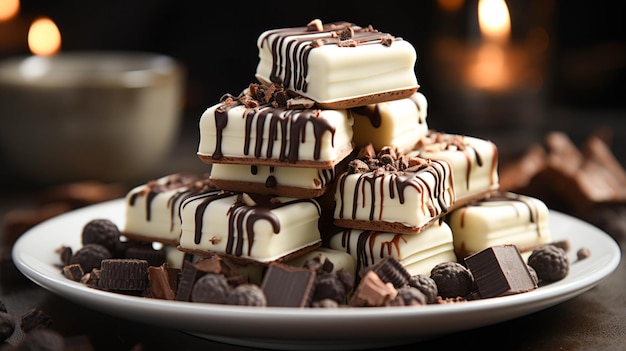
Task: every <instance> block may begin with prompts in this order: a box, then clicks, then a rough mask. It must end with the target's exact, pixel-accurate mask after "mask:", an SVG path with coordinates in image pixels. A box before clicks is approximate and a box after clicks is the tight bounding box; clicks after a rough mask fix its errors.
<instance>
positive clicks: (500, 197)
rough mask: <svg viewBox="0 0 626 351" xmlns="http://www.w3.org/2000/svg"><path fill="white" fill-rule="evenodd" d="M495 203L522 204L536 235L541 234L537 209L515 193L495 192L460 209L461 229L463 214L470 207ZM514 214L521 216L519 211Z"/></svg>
mask: <svg viewBox="0 0 626 351" xmlns="http://www.w3.org/2000/svg"><path fill="white" fill-rule="evenodd" d="M497 201H513V202H519V203H521V204H524V205H525V206H526V207H527V208H528V214H529V218H528V221H529V222H530V223H533V224H535V225H536V228H537V235H538V236H541V234H542V232H541V227H540V226H539V208H538V207H537V206H536V204H535V203H534V202H533V201H532V200H530V199H529V198H527V197H525V196H522V195H520V194H515V193H510V192H497V193H495V194H493V195H491V196H489V197H486V198H484V199H481V200H478V201H474V202H472V203H470V204H469V205H468V206H466V207H464V208H462V209H460V211H462V212H461V221H460V224H461V227H464V226H465V212H466V211H467V209H468V208H469V207H470V206H483V205H484V204H486V203H490V202H497ZM511 206H512V207H513V208H514V209H517V208H516V207H514V206H513V205H511ZM516 212H517V216H518V217H519V216H520V215H521V214H520V213H519V211H516Z"/></svg>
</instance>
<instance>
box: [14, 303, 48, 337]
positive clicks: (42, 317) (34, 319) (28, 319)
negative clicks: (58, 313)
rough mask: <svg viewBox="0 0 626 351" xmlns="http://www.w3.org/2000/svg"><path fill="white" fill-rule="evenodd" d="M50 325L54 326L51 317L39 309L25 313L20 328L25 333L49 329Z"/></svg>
mask: <svg viewBox="0 0 626 351" xmlns="http://www.w3.org/2000/svg"><path fill="white" fill-rule="evenodd" d="M50 325H52V320H51V319H50V317H49V316H48V315H47V314H45V313H44V312H43V311H42V310H40V309H37V308H32V309H30V310H28V311H26V312H24V314H22V316H21V318H20V327H21V328H22V330H23V331H24V332H25V333H28V332H29V331H31V330H33V329H35V328H48V327H49V326H50Z"/></svg>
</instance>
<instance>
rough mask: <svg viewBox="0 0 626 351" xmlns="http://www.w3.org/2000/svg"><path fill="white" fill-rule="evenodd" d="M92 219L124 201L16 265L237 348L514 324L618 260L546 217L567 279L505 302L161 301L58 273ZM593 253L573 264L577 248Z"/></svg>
mask: <svg viewBox="0 0 626 351" xmlns="http://www.w3.org/2000/svg"><path fill="white" fill-rule="evenodd" d="M94 218H108V219H111V220H113V221H114V222H115V223H116V224H117V225H118V226H122V224H123V221H124V203H123V200H114V201H110V202H105V203H102V204H98V205H94V206H90V207H85V208H82V209H79V210H76V211H73V212H69V213H66V214H63V215H60V216H58V217H55V218H52V219H50V220H48V221H46V222H43V223H41V224H39V225H37V226H36V227H34V228H32V229H31V230H29V231H28V232H26V233H24V234H23V235H22V236H21V237H20V238H19V239H18V241H17V242H16V243H15V245H14V247H13V253H12V254H13V260H14V262H15V265H16V266H17V268H18V269H19V270H20V271H21V272H22V273H23V274H24V275H26V276H27V277H28V278H29V279H31V280H32V281H34V282H35V283H37V284H39V285H41V286H42V287H44V288H46V289H48V290H50V291H52V292H53V293H56V294H58V295H61V296H63V297H65V298H67V299H69V300H71V301H76V302H77V303H80V304H83V305H86V306H88V307H91V308H93V309H96V310H99V311H102V312H104V313H108V314H111V315H116V316H119V317H121V318H126V319H131V320H136V321H140V322H145V323H150V324H155V325H160V326H166V327H171V328H173V329H177V330H184V331H186V332H189V333H192V334H196V335H201V336H203V337H205V338H208V339H212V340H216V341H222V342H226V343H231V344H237V345H242V346H256V347H266V348H268V347H269V348H277V349H278V348H280V349H319V348H321V347H324V348H325V349H329V348H335V349H357V348H358V349H363V348H376V347H382V346H391V345H399V344H406V343H410V342H415V341H419V340H423V339H426V338H431V337H434V336H437V335H441V334H447V333H452V332H456V331H460V330H466V329H472V328H477V327H481V326H485V325H489V324H494V323H498V322H501V321H505V320H510V319H513V318H517V317H520V316H523V315H527V314H530V313H533V312H535V311H538V310H541V309H545V308H547V307H550V306H553V305H555V304H558V303H561V302H564V301H566V300H568V299H571V298H573V297H575V296H577V295H579V294H582V293H583V292H585V291H587V290H589V289H590V288H592V287H594V286H595V285H596V284H598V283H599V282H600V281H601V280H602V279H603V278H605V277H606V276H608V275H609V274H610V273H612V272H613V271H614V270H615V268H616V267H617V265H618V264H619V261H620V250H619V247H618V245H617V244H616V242H615V241H614V240H613V239H612V238H611V237H610V236H608V235H607V234H605V233H604V232H602V231H600V230H598V229H597V228H595V227H593V226H591V225H590V224H587V223H585V222H583V221H580V220H578V219H576V218H573V217H570V216H567V215H565V214H562V213H559V212H554V211H552V212H550V229H551V231H552V237H553V239H554V240H561V239H567V240H569V242H570V244H571V248H572V250H570V251H571V252H570V253H569V255H570V262H572V264H571V270H570V273H569V274H568V276H567V277H566V278H565V279H563V280H561V281H558V282H555V283H553V284H550V285H547V286H543V287H541V288H539V289H537V290H534V291H531V292H528V293H524V294H518V295H513V296H507V297H499V298H492V299H485V300H478V301H470V302H465V303H458V304H448V305H428V306H422V307H415V308H411V307H386V308H385V307H382V308H339V309H298V308H280V307H278V308H276V307H271V308H270V307H268V308H261V307H243V306H227V305H212V304H200V303H191V302H181V301H166V300H158V299H150V298H141V297H133V296H126V295H122V294H115V293H109V292H105V291H100V290H97V289H93V288H89V287H87V286H85V285H83V284H80V283H77V282H74V281H71V280H69V279H67V278H65V277H64V276H63V275H62V274H61V269H60V268H59V263H60V261H59V256H58V254H57V253H55V249H56V248H58V247H60V246H61V245H67V246H71V247H72V248H73V249H74V250H77V249H78V248H80V246H81V243H80V233H81V229H82V227H83V226H84V225H85V223H87V222H88V221H89V220H91V219H94ZM581 247H587V248H589V250H590V251H591V256H590V257H588V258H586V259H584V260H581V261H578V262H577V261H576V250H577V249H579V248H581Z"/></svg>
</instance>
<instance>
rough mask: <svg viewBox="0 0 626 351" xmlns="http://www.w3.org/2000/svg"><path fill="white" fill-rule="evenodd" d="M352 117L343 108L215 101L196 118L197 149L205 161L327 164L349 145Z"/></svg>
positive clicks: (296, 165) (332, 162) (254, 163)
mask: <svg viewBox="0 0 626 351" xmlns="http://www.w3.org/2000/svg"><path fill="white" fill-rule="evenodd" d="M353 122H354V120H353V118H352V116H350V115H349V114H348V111H347V110H312V109H304V110H297V109H285V108H273V107H271V106H270V105H262V106H260V107H258V108H255V109H252V108H247V107H246V106H245V105H241V104H233V105H226V104H225V103H218V104H216V105H213V106H211V107H209V108H208V109H207V110H206V111H205V112H204V113H203V114H202V116H201V118H200V143H199V146H198V155H199V156H201V157H202V159H203V161H205V162H208V163H236V164H252V165H259V164H262V163H265V164H270V165H276V166H280V165H283V166H284V165H288V166H295V167H323V168H332V167H333V166H334V164H336V163H338V162H339V161H341V160H342V159H343V158H344V157H345V156H346V155H347V154H348V153H350V151H352V134H353V133H352V124H353ZM233 159H234V160H233Z"/></svg>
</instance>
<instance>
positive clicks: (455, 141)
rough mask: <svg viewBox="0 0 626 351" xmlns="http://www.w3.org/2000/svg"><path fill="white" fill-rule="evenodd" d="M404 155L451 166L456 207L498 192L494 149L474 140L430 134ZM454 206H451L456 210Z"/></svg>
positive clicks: (435, 133) (492, 146)
mask: <svg viewBox="0 0 626 351" xmlns="http://www.w3.org/2000/svg"><path fill="white" fill-rule="evenodd" d="M407 156H418V157H422V158H426V159H434V160H441V161H446V162H448V163H449V164H450V166H451V167H452V173H453V179H454V191H455V197H456V203H455V205H456V206H460V205H462V204H465V203H467V202H469V201H471V200H474V199H477V198H481V197H484V196H485V195H486V194H488V193H490V192H494V191H496V190H497V189H498V186H499V182H498V149H497V147H496V145H495V144H494V143H492V142H491V141H489V140H484V139H480V138H476V137H471V136H465V135H456V134H446V133H440V132H435V131H431V132H430V133H429V134H428V135H426V136H424V137H422V138H420V140H419V142H418V143H417V144H416V146H415V148H414V150H413V151H411V152H409V153H407ZM456 206H455V207H456Z"/></svg>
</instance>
